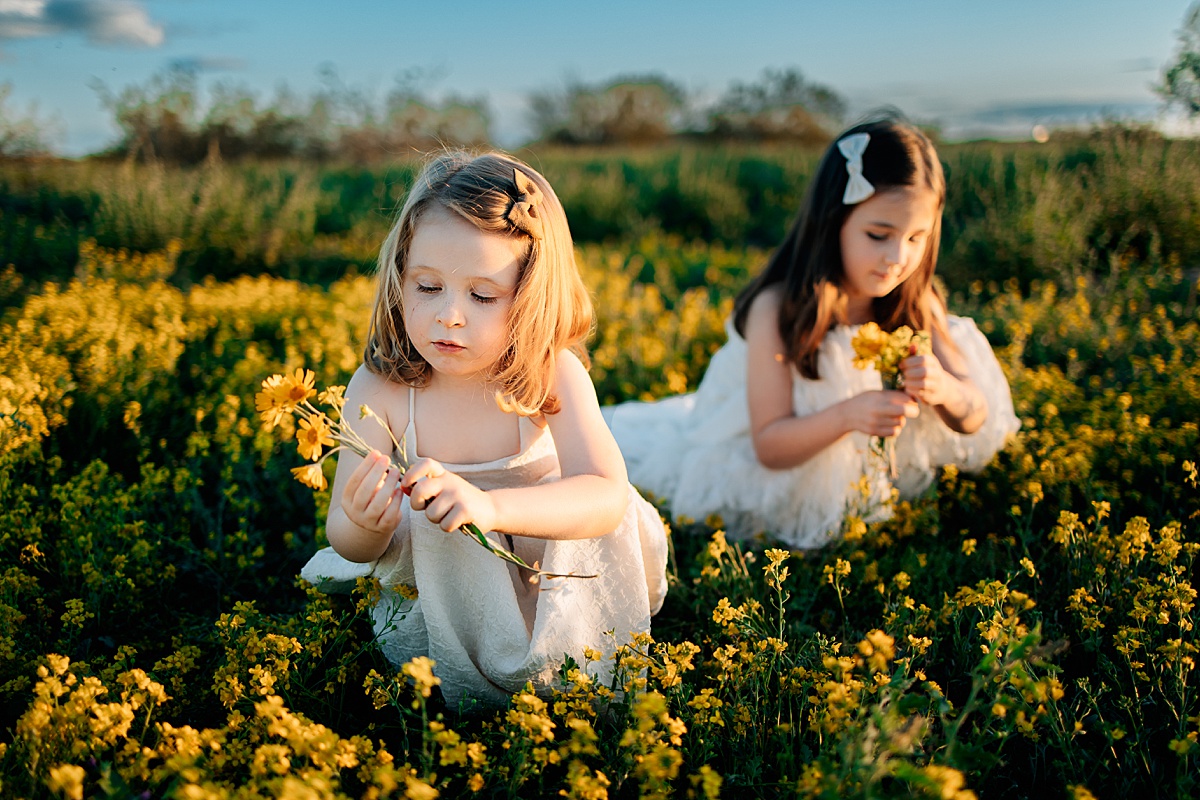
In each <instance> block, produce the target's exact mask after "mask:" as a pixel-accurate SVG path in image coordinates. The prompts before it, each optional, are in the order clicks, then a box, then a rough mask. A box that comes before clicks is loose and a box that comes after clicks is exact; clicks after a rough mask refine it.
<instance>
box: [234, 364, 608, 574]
mask: <svg viewBox="0 0 1200 800" xmlns="http://www.w3.org/2000/svg"><path fill="white" fill-rule="evenodd" d="M316 380H317V376H316V374H315V373H313V371H312V370H311V369H302V368H299V369H297V370H296V371H295V373H293V374H291V375H287V374H283V375H279V374H276V375H272V376H271V377H269V378H267V379H266V380H264V381H263V382H262V388H261V389H260V390H259V392H258V394H256V395H255V397H254V406H255V408H256V409H257V410H258V413H259V417H261V418H262V421H263V427H264V428H266V429H267V430H271V429H273V428H274V427H275V426H277V425H278V424H279V423H280V422H282V421H283V420H284V419H286V418H287V416H288V415H289V414H295V415H296V416H297V417H299V425H298V427H297V428H296V440H297V444H296V447H297V449H298V450H299V451H300V455H301V456H302V457H303V458H304V459H305V460H306V461H311V462H312V463H310V464H305V465H304V466H301V467H295V468H294V469H293V470H292V474H293V475H295V476H296V480H298V481H300V482H301V483H303V484H304V485H305V486H308V487H310V488H313V489H317V490H321V489H325V488H327V487H328V486H329V482H328V481H327V480H326V479H325V473H324V471H323V470H322V469H321V465H322V464H323V463H325V459H327V458H329V457H330V456H331V455H333V454H334V453H336V452H338V451H339V450H349V451H350V452H352V453H357V454H358V455H360V456H363V457H364V458H365V457H366V456H368V455H370V454H371V447H370V445H368V444H367V442H366V440H364V439H363V438H362V437H361V436H359V435H358V433H357V432H356V431H355V430H354V428H352V427H351V426H350V424H349V423H348V422H347V421H346V418H345V415H344V411H345V406H346V397H345V393H346V387H345V386H330V387H329V388H327V389H325V390H324V391H321V392H318V391H317V388H316ZM314 397H316V398H317V400H318V401H319V402H321V403H324V404H326V405H328V406H330V408H331V409H332V410H333V413H334V416H332V417H331V416H329V415H328V414H326V413H325V412H324V411H322V410H321V409H319V408H317V407H316V406H315V405H313V404H312V398H314ZM367 417H370V418H371V419H374V420H375V421H376V422H377V423H379V424H380V425H382V426H383V429H384V430H386V431H387V432H388V436H389V437H390V438H391V440H392V457H394V458H395V459H397V460H396V461H393V460H392V457H389V459H388V468H389V469H397V470H402V471H403V470H407V469H408V463H407V461H406V460H405V458H404V445H403V444H401V442H400V441H397V439H396V437H395V435H393V434H392V430H391V428H389V427H388V426H387V423H385V422H384V421H383V420H382V419H381V418H380V417H379V415H378V414H376V413H375V412H374V411H372V410H371V408H370V406H366V405H364V406H360V407H359V418H360V419H366V418H367ZM326 447H328V448H330V450H329V451H328V452H326V451H325V450H324V448H326ZM405 493H406V494H407V490H406V492H405ZM459 530H460V531H461V532H462V533H465V534H466V535H467V536H470V537H471V538H472V539H474V540H475V541H476V542H478V543H479V544H480V546H482V547H483V548H484V549H485V550H487V551H488V552H490V553H492V555H495V556H497V557H498V558H502V559H504V560H505V561H508V562H509V563H511V564H516V565H517V566H518V567H521V568H522V569H525V570H528V571H529V572H531V573H533V574H532V575H531V576H530V579H529V580H530V581H531V582H535V581H537V580H538V579H539V578H594V577H596V576H595V575H579V574H577V573H575V572H569V573H565V574H562V573H555V572H546V571H544V570H541V569H538V568H537V566H536V564H535V565H533V566H531V565H529V564H526V563H525V561H524V560H523V559H522V558H521V557H520V556H518V555H517V554H516V553H513V552H510V551H508V550H505V549H503V548H502V547H498V546H497V545H495V544H493V543H492V542H491V541H490V540H489V539H488V538H487V536H485V535H484V533H483V531H481V530H479V527H478V526H477V525H476V524H475V523H473V522H468V523H467V524H466V525H463V526H462V527H461V528H459Z"/></svg>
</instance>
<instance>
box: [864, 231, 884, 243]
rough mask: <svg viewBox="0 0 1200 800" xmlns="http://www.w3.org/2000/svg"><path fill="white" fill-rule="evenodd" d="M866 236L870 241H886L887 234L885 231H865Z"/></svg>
mask: <svg viewBox="0 0 1200 800" xmlns="http://www.w3.org/2000/svg"><path fill="white" fill-rule="evenodd" d="M867 237H868V238H870V239H871V240H872V241H876V242H886V241H887V238H888V235H887V234H886V233H871V232H870V231H867Z"/></svg>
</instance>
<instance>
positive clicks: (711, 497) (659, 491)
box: [605, 117, 1019, 548]
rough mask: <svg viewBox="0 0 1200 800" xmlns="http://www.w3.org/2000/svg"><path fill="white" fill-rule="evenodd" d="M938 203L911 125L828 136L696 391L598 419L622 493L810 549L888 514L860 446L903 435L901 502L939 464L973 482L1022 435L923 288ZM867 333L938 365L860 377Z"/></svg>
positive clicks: (939, 177) (886, 480) (882, 486)
mask: <svg viewBox="0 0 1200 800" xmlns="http://www.w3.org/2000/svg"><path fill="white" fill-rule="evenodd" d="M945 196H946V183H945V178H944V177H943V174H942V167H941V163H940V162H939V161H938V158H937V153H936V152H935V150H934V148H933V145H932V144H931V143H930V141H929V139H928V138H926V137H925V135H924V134H922V133H921V132H920V131H919V130H917V129H916V128H915V127H914V126H912V125H910V124H908V123H905V122H902V121H899V120H897V119H895V118H891V117H889V118H884V119H877V120H874V121H870V122H866V123H862V124H860V125H856V126H854V127H852V128H850V129H849V130H847V131H846V132H844V133H843V134H842V135H841V136H840V137H838V139H837V140H836V141H835V142H834V144H833V145H831V146H830V147H829V149H828V151H827V152H826V153H825V155H824V157H823V158H822V159H821V162H820V164H819V166H818V168H817V172H816V174H815V175H814V176H813V178H812V181H811V183H810V185H809V187H808V191H807V194H806V196H805V199H804V201H803V204H802V206H801V208H800V211H799V214H798V215H797V217H796V220H795V222H794V223H793V225H792V227H791V230H790V231H789V232H788V234H787V237H786V238H785V239H784V240H783V243H782V244H781V245H780V246H779V248H778V249H777V250H776V251H775V253H774V254H773V256H772V257H771V259H770V261H769V262H768V263H767V266H766V269H765V270H764V271H763V272H762V273H761V274H760V275H759V276H758V277H757V278H756V279H755V280H754V281H753V282H751V284H750V285H749V286H748V287H746V289H745V290H744V291H743V292H742V293H741V295H740V296H739V297H738V298H737V302H736V304H735V306H734V313H733V317H732V319H731V320H730V322H729V323H728V324H727V329H728V334H729V342H728V343H727V344H726V345H725V346H724V347H723V348H722V349H721V350H720V351H718V352H717V353H716V354H715V355H714V356H713V359H712V362H711V364H710V365H709V368H708V372H707V373H706V374H705V377H704V380H703V381H702V382H701V385H700V387H699V389H698V391H697V392H696V393H695V394H691V395H685V396H682V397H676V398H670V399H668V400H664V401H660V402H658V403H626V404H624V405H621V406H617V407H614V408H608V409H605V414H606V418H607V419H608V420H609V424H610V425H611V427H612V429H613V433H614V435H615V437H616V439H617V443H618V444H619V445H620V446H621V450H622V452H623V454H624V455H625V458H626V463H627V465H628V468H629V476H630V479H631V480H632V481H633V483H634V484H635V485H637V486H640V487H641V488H643V489H645V490H647V491H650V492H653V493H654V494H656V495H658V496H660V497H661V498H663V499H664V500H666V501H667V502H668V503H669V505H670V507H671V511H672V513H673V514H674V515H675V516H676V517H690V518H693V519H704V518H706V517H708V516H709V515H712V514H718V515H720V516H721V517H722V519H723V522H724V524H725V526H726V528H727V530H728V532H729V533H730V534H731V535H732V536H747V535H752V534H755V533H758V532H766V533H769V534H772V535H774V536H776V537H778V538H779V539H781V540H782V541H784V542H786V543H787V544H789V545H791V546H792V547H796V548H812V547H819V546H820V545H822V544H824V543H826V542H827V541H829V540H830V539H831V538H832V537H835V536H837V535H838V534H839V532H840V531H841V528H842V524H843V521H844V519H845V518H846V516H847V515H851V514H853V515H856V516H859V517H862V518H863V519H866V520H868V521H871V520H877V519H882V518H885V517H886V516H887V515H888V513H889V503H890V501H891V499H892V497H893V485H892V480H891V475H892V474H893V473H892V472H891V470H889V469H887V468H886V467H885V466H884V464H883V463H881V460H880V459H879V458H878V457H876V456H875V455H874V454H873V452H872V447H871V438H872V437H897V438H896V439H895V440H894V441H895V458H896V462H895V467H896V470H895V473H894V474H896V475H897V476H898V477H897V478H896V481H895V483H896V485H895V488H896V489H898V490H899V493H900V495H901V496H911V495H913V494H916V493H918V492H920V491H922V490H923V489H925V488H926V487H927V486H929V484H930V483H931V481H932V478H933V468H934V467H935V466H939V465H946V464H955V465H958V466H959V467H961V468H963V469H968V470H978V469H982V468H983V466H985V465H986V464H987V463H988V461H990V460H991V458H992V456H993V455H995V453H996V452H997V451H998V450H999V449H1000V448H1002V447H1003V446H1004V443H1005V441H1006V439H1007V438H1008V436H1009V435H1010V434H1011V433H1013V432H1014V431H1015V430H1016V429H1017V427H1018V424H1019V423H1018V422H1017V419H1016V416H1015V415H1014V413H1013V407H1012V398H1011V396H1010V394H1009V390H1008V383H1007V381H1006V380H1005V377H1004V374H1003V372H1002V371H1001V370H1000V366H999V364H998V363H997V361H996V358H995V355H994V354H993V353H992V350H991V347H990V346H989V345H988V342H987V340H986V339H985V338H984V337H983V335H982V334H981V333H980V332H979V330H978V329H977V328H976V327H975V324H974V322H972V321H971V320H970V319H966V318H962V317H955V316H951V315H949V314H947V312H946V306H945V303H944V302H943V300H942V298H941V296H940V294H939V293H938V291H937V289H936V287H935V285H934V282H933V275H934V269H935V267H936V265H937V254H938V240H939V237H940V233H941V219H942V209H943V206H944V204H945ZM866 323H876V324H877V325H878V326H879V327H880V328H881V329H882V330H883V331H886V332H890V331H894V330H896V329H897V328H900V327H901V326H908V327H909V328H911V329H912V330H914V331H928V332H929V334H930V338H931V340H932V352H931V353H929V354H927V355H917V354H913V355H911V356H910V357H908V358H906V359H905V360H904V361H903V362H902V363H901V373H902V377H903V381H902V383H903V389H902V390H885V389H884V388H883V387H882V383H881V377H880V374H879V373H878V372H877V371H876V370H874V369H859V368H856V367H855V366H854V364H853V362H854V357H855V355H854V351H853V348H852V347H851V341H852V339H853V337H854V335H855V334H856V333H857V332H858V331H859V329H860V327H861V326H863V325H864V324H866Z"/></svg>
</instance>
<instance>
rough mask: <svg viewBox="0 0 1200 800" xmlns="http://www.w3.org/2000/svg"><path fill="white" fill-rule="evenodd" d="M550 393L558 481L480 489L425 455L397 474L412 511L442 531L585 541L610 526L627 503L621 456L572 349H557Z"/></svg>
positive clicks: (590, 384) (614, 522)
mask: <svg viewBox="0 0 1200 800" xmlns="http://www.w3.org/2000/svg"><path fill="white" fill-rule="evenodd" d="M554 392H555V394H556V395H557V396H558V399H559V401H560V403H561V409H560V410H559V412H558V413H557V414H551V415H547V417H546V420H547V423H548V425H549V427H550V433H551V434H552V435H553V437H554V445H555V447H556V448H557V450H558V461H559V465H560V467H561V469H562V479H561V480H557V481H550V482H547V483H542V484H538V485H536V486H524V487H518V488H512V489H493V490H491V491H487V492H485V491H482V490H480V489H478V488H476V487H475V486H473V485H471V484H470V483H469V482H467V481H466V480H464V479H463V478H461V477H459V476H458V475H455V474H454V473H452V472H447V471H446V469H445V468H444V467H443V466H442V465H441V464H440V463H438V462H437V461H434V460H433V459H427V458H426V459H421V460H420V461H417V462H416V463H415V464H413V465H412V468H411V469H409V471H408V472H407V473H406V474H405V476H404V481H403V485H404V486H407V487H411V491H412V498H411V502H412V507H413V509H414V510H418V511H420V510H424V511H425V512H426V514H427V515H428V516H429V518H430V519H432V520H435V521H437V522H438V524H439V525H440V526H441V528H442V529H443V530H446V531H453V530H456V529H457V528H458V527H459V526H461V525H463V524H465V523H467V522H474V523H475V524H476V525H478V526H479V527H480V528H481V529H482V530H484V531H489V530H492V531H499V532H501V533H511V534H516V535H520V536H529V537H532V538H535V539H590V538H592V537H595V536H602V535H604V534H606V533H610V532H611V531H613V530H614V529H615V528H616V527H617V526H618V525H619V524H620V523H621V520H622V518H623V517H624V516H625V507H626V505H627V503H628V502H629V478H628V476H627V474H626V472H625V460H624V458H622V456H621V451H620V449H619V448H618V447H617V443H616V440H614V439H613V437H612V433H611V432H610V431H609V429H608V426H607V425H606V424H605V422H604V417H603V416H601V414H600V404H599V402H598V401H597V400H596V389H595V387H594V386H593V385H592V380H591V378H590V377H589V376H588V373H587V370H586V369H585V368H584V366H583V364H582V363H580V361H579V359H578V358H577V357H576V356H575V355H574V354H573V353H570V352H568V351H563V352H562V353H559V356H558V359H557V372H556V375H555V381H554Z"/></svg>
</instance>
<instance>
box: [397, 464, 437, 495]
mask: <svg viewBox="0 0 1200 800" xmlns="http://www.w3.org/2000/svg"><path fill="white" fill-rule="evenodd" d="M445 474H446V468H445V467H443V466H442V464H441V462H440V461H434V460H433V459H432V458H420V459H417V460H416V461H415V462H414V463H413V465H412V466H411V467H409V468H408V471H407V472H405V473H404V480H403V481H401V484H400V485H401V486H403V487H405V488H406V489H409V490H411V489H412V488H413V485H414V484H416V482H417V481H419V480H421V479H422V478H440V477H441V476H443V475H445ZM410 493H411V492H410Z"/></svg>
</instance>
